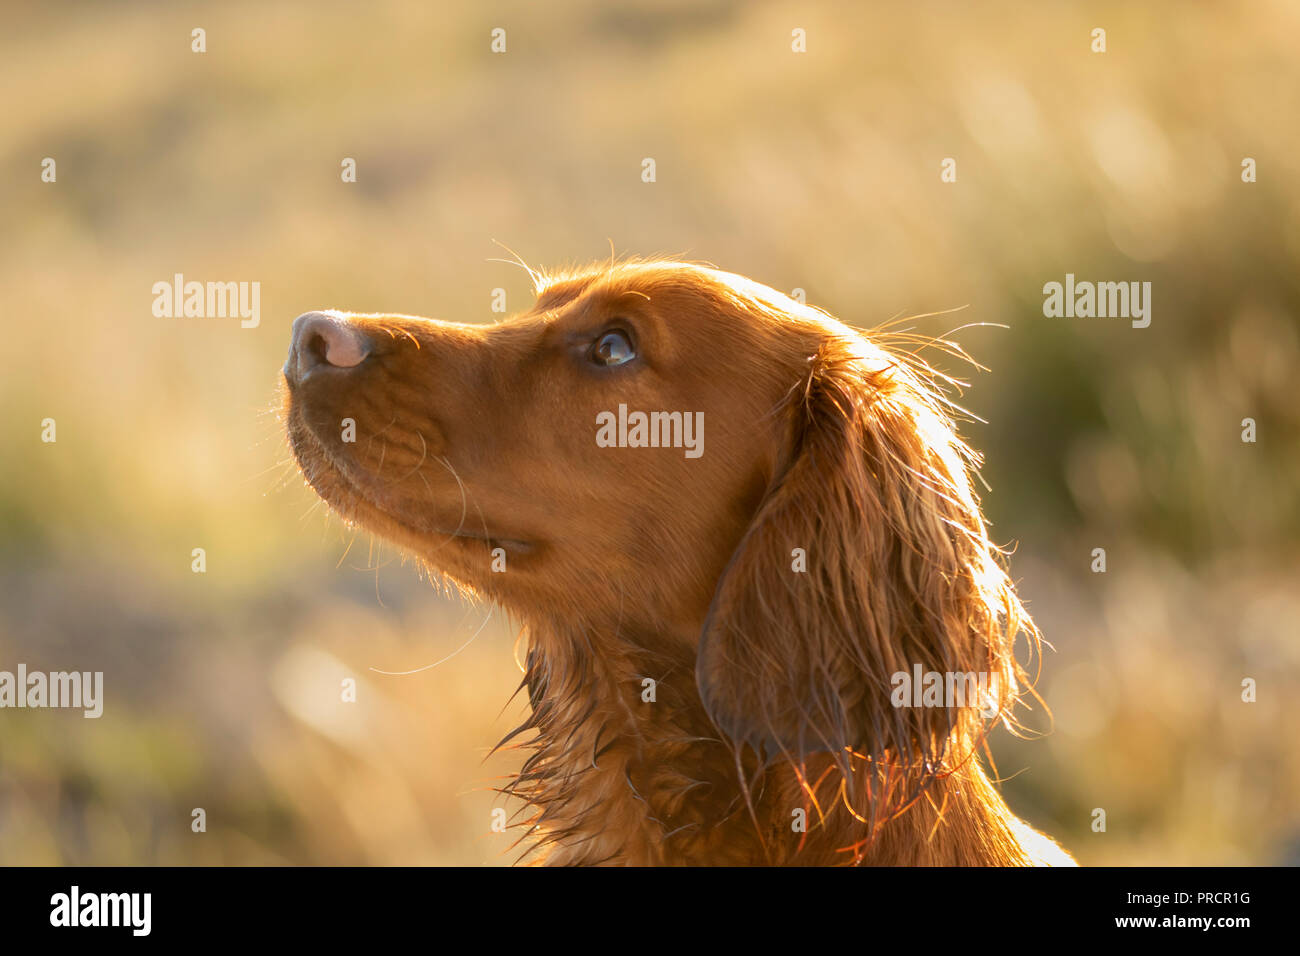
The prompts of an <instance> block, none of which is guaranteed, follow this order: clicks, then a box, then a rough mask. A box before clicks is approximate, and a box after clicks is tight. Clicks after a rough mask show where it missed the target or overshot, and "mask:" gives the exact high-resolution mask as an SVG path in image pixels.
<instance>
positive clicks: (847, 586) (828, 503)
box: [696, 333, 1037, 772]
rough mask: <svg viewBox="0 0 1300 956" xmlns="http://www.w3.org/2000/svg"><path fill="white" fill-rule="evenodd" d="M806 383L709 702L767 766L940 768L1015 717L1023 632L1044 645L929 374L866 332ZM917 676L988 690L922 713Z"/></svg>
mask: <svg viewBox="0 0 1300 956" xmlns="http://www.w3.org/2000/svg"><path fill="white" fill-rule="evenodd" d="M805 386H806V387H805V388H804V389H802V390H801V391H800V392H799V393H798V394H797V395H795V396H794V397H793V399H792V402H791V406H790V413H791V414H792V415H793V416H794V419H795V420H794V425H793V428H792V434H793V441H794V446H793V447H792V448H791V449H790V450H789V453H788V455H787V464H786V466H785V467H784V469H783V471H782V473H781V474H779V475H778V476H777V477H776V479H775V481H774V482H773V485H772V487H771V488H770V489H769V491H768V494H767V496H766V498H765V500H764V501H763V503H762V505H761V506H760V509H759V511H758V513H757V514H756V516H755V517H754V519H753V521H752V523H751V525H750V527H749V529H748V531H747V532H746V534H745V536H744V538H743V540H742V541H741V543H740V545H739V546H738V548H737V549H736V552H735V553H734V555H733V556H732V558H731V561H730V563H729V564H728V566H727V569H726V571H725V572H724V574H723V576H722V578H721V580H720V581H719V583H718V587H717V590H716V592H715V594H714V597H713V602H712V605H711V607H710V610H709V615H708V618H707V620H706V623H705V626H704V631H703V633H702V635H701V641H700V648H699V653H698V657H697V665H696V679H697V683H698V685H699V689H700V693H701V695H702V698H703V701H704V704H705V707H706V709H707V710H708V713H709V715H710V717H711V718H712V720H713V721H714V723H715V724H716V725H717V727H718V728H719V730H721V731H722V732H723V733H724V734H725V735H726V736H727V737H729V738H730V739H731V741H732V742H733V743H735V744H737V745H748V746H750V747H752V748H754V749H755V750H756V751H758V752H760V753H763V754H765V755H766V757H767V758H768V759H771V758H772V757H775V756H780V755H785V756H787V757H789V758H793V759H795V760H797V761H800V762H801V761H802V759H803V758H804V757H805V756H807V755H809V754H815V753H829V754H831V755H833V758H834V759H835V760H836V761H840V762H843V761H845V760H847V759H848V758H847V756H846V755H848V754H852V755H855V756H860V757H870V758H871V759H873V760H876V761H879V762H880V763H878V764H877V767H879V766H882V765H889V766H898V765H901V766H903V767H904V768H915V767H921V766H923V767H925V768H926V769H927V772H930V768H932V767H933V768H935V772H938V768H941V767H942V766H943V761H944V759H945V756H947V757H948V758H949V759H950V760H951V759H954V755H953V754H952V753H951V752H950V750H951V745H952V741H954V740H957V739H959V738H963V737H964V738H965V739H966V740H967V742H970V741H971V740H974V739H975V737H976V736H977V731H979V730H980V729H981V728H982V726H983V717H982V716H981V713H980V710H981V708H985V709H986V713H985V716H987V715H988V713H989V712H991V711H992V710H993V709H994V708H996V709H997V711H998V712H999V713H1000V715H1001V716H1003V717H1005V716H1006V715H1007V714H1008V713H1009V710H1010V705H1011V704H1012V703H1013V702H1014V699H1015V697H1016V695H1017V693H1018V687H1019V685H1020V684H1021V683H1022V682H1023V680H1024V676H1025V675H1024V671H1023V669H1022V668H1021V667H1020V666H1019V665H1018V664H1017V662H1016V659H1015V656H1014V653H1013V644H1014V640H1015V635H1016V633H1017V632H1018V631H1020V630H1022V629H1023V630H1024V631H1025V632H1026V633H1027V634H1028V635H1029V637H1030V641H1031V646H1035V647H1036V640H1037V634H1036V632H1035V631H1034V630H1033V624H1032V623H1031V622H1030V621H1029V619H1028V617H1027V615H1025V613H1024V610H1023V608H1022V607H1021V605H1020V602H1019V601H1018V600H1017V598H1016V596H1015V593H1014V591H1013V589H1012V586H1011V583H1010V581H1009V580H1008V578H1007V576H1006V574H1005V573H1004V571H1003V570H1002V567H1001V565H1000V563H999V561H998V552H997V550H996V548H994V547H993V546H992V545H991V544H990V542H989V539H988V536H987V533H986V530H985V525H984V520H983V517H982V515H981V513H980V509H979V505H978V502H977V501H976V499H975V496H974V494H973V492H972V489H971V480H970V473H969V462H968V456H970V455H971V453H970V451H969V450H968V449H967V448H966V447H965V446H964V445H963V444H962V443H961V442H960V440H959V439H958V438H957V436H956V434H955V433H954V431H953V428H952V425H951V422H950V420H949V418H948V415H947V413H946V408H947V406H945V404H944V400H943V399H942V398H941V397H940V396H939V394H938V392H937V391H936V390H935V389H934V388H933V387H932V386H930V385H929V384H928V381H927V379H926V377H925V376H924V375H923V374H921V373H920V372H918V371H917V370H916V369H915V368H913V367H912V366H911V365H909V364H906V363H904V362H902V361H901V360H900V359H898V358H896V357H893V356H891V355H889V354H888V353H886V352H885V351H883V350H881V349H879V348H877V347H876V346H874V345H871V344H869V343H868V342H867V341H866V340H865V339H863V338H861V337H858V336H856V335H854V334H851V333H850V334H845V335H842V336H839V337H835V338H831V339H829V340H828V341H827V342H826V343H825V344H824V346H823V347H822V348H821V350H820V351H819V353H818V354H817V355H816V356H815V357H814V358H813V359H812V362H811V369H810V374H809V378H808V380H807V382H806V383H805ZM918 665H919V668H920V673H921V674H929V673H933V672H937V673H938V674H940V675H944V676H945V677H946V676H947V675H949V674H953V675H966V674H970V673H974V674H976V675H979V674H983V675H985V677H984V680H985V681H987V683H986V684H985V685H984V686H985V687H986V688H987V690H986V692H985V693H984V695H983V699H982V700H980V699H976V700H970V701H968V702H967V705H966V706H964V707H962V706H951V704H952V701H951V700H946V701H943V702H942V703H943V704H947V705H949V706H943V705H938V706H934V705H935V704H936V703H938V702H937V701H936V700H935V699H934V697H933V695H932V694H931V695H930V696H929V698H928V700H929V701H930V703H931V704H932V706H928V707H927V706H921V707H917V706H913V705H914V704H915V703H917V701H918V700H919V699H920V694H921V692H920V690H919V689H918V690H917V691H916V696H914V695H913V692H912V690H911V689H910V688H904V687H903V686H902V681H901V679H899V678H897V677H896V675H899V674H906V675H907V680H908V681H909V682H910V681H912V680H914V679H915V676H916V674H917V667H918ZM946 684H947V682H946V681H945V685H946ZM967 687H969V685H967ZM904 691H906V694H905V693H904ZM971 696H972V697H975V696H976V695H975V694H974V693H972V694H971ZM896 703H902V704H903V706H895V704H896Z"/></svg>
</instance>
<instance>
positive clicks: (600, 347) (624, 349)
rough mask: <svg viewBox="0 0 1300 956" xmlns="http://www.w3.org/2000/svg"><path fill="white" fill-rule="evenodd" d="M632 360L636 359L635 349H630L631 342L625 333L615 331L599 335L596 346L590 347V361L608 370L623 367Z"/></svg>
mask: <svg viewBox="0 0 1300 956" xmlns="http://www.w3.org/2000/svg"><path fill="white" fill-rule="evenodd" d="M634 358H636V349H634V348H633V347H632V340H631V339H629V338H628V337H627V334H626V333H625V332H620V331H618V330H617V329H614V330H611V331H609V332H606V333H604V334H603V335H601V337H600V338H598V339H596V344H595V345H593V346H592V347H591V360H592V361H593V362H594V363H595V364H597V365H604V366H606V367H608V368H612V367H613V366H615V365H623V364H624V363H626V362H630V361H632V359H634Z"/></svg>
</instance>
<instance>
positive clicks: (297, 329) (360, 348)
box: [284, 312, 370, 384]
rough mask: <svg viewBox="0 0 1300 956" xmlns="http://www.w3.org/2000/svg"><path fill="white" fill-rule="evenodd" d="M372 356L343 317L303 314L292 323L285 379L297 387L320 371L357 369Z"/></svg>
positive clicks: (358, 330)
mask: <svg viewBox="0 0 1300 956" xmlns="http://www.w3.org/2000/svg"><path fill="white" fill-rule="evenodd" d="M369 354H370V342H369V340H368V339H367V338H366V337H365V335H364V334H362V332H361V330H360V329H358V328H357V327H356V326H354V325H352V324H351V323H349V322H348V320H347V319H346V318H344V317H343V316H341V315H336V314H333V313H330V312H304V313H303V314H302V315H300V316H298V318H296V319H294V320H293V335H292V339H291V340H290V344H289V358H288V359H287V360H286V361H285V363H284V376H285V378H287V379H288V380H289V381H290V382H292V383H294V384H297V383H299V382H301V381H302V380H303V379H305V378H306V377H307V376H308V374H310V373H311V372H312V371H313V370H314V369H318V368H354V367H355V366H357V365H360V364H361V363H362V361H364V360H365V357H366V356H367V355H369Z"/></svg>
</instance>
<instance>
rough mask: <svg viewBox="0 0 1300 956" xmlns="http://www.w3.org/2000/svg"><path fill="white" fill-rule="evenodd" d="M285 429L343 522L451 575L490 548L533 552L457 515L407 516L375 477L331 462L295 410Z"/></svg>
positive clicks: (531, 545) (485, 557)
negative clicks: (442, 518) (358, 474)
mask: <svg viewBox="0 0 1300 956" xmlns="http://www.w3.org/2000/svg"><path fill="white" fill-rule="evenodd" d="M287 431H288V437H289V446H290V448H291V449H292V450H293V454H294V458H295V459H297V462H298V468H299V470H300V471H301V472H302V475H303V478H304V479H305V480H306V482H307V484H308V485H309V486H310V487H311V489H312V490H313V491H315V492H316V494H317V495H319V496H320V498H321V500H323V501H324V502H325V503H326V504H327V505H328V506H329V507H330V509H331V510H332V511H333V512H334V513H335V514H337V515H338V516H339V517H340V518H342V519H343V521H344V523H345V524H347V525H348V526H349V527H355V528H361V529H364V530H366V531H371V532H374V533H375V534H377V535H379V536H380V537H382V538H385V539H387V540H389V541H391V542H392V543H394V544H396V545H398V546H399V547H401V548H403V549H405V550H407V551H409V552H411V553H412V554H413V555H414V556H416V557H418V558H420V559H422V560H424V561H426V562H427V563H428V564H429V565H430V566H432V567H433V568H435V569H437V570H441V571H447V572H451V573H454V572H456V571H458V570H461V569H463V568H464V567H465V565H466V564H467V563H468V564H469V565H471V566H477V565H478V564H480V563H481V564H483V566H484V567H487V566H488V562H489V561H490V560H491V557H492V551H493V550H494V549H496V548H504V549H505V550H506V551H507V552H508V553H510V554H512V555H528V554H532V553H534V552H535V551H536V550H537V546H536V544H535V542H533V541H531V540H526V539H524V538H514V537H507V536H498V535H494V534H489V533H488V532H487V531H486V530H479V531H476V530H474V529H472V528H470V527H468V526H466V519H465V518H464V517H463V516H462V517H461V518H460V519H449V520H447V521H438V520H437V519H435V518H432V517H430V518H429V519H428V520H421V519H420V518H419V517H418V516H412V515H411V514H410V513H409V512H410V511H411V509H410V508H409V506H407V507H404V506H402V505H401V504H400V503H398V502H394V501H389V500H387V499H386V498H385V497H384V496H383V494H382V492H381V491H379V490H378V489H379V488H380V487H381V485H380V483H379V481H378V479H372V480H366V479H365V478H360V479H359V478H357V477H354V476H353V475H352V474H351V472H352V470H353V469H352V468H351V467H349V466H348V465H346V464H345V463H341V462H338V461H336V460H335V458H334V456H333V455H332V454H331V453H330V451H329V449H328V447H326V445H325V444H324V443H323V442H322V441H321V440H320V439H319V438H317V437H316V435H314V434H313V433H312V431H311V429H310V427H308V426H307V424H306V423H305V422H304V421H303V420H302V418H301V416H300V415H298V414H296V409H291V411H290V415H289V421H288V429H287ZM367 477H369V476H367ZM448 510H449V511H450V510H451V507H450V506H449V507H448ZM462 510H463V509H462Z"/></svg>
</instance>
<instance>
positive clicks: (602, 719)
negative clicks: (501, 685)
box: [284, 260, 1073, 866]
mask: <svg viewBox="0 0 1300 956" xmlns="http://www.w3.org/2000/svg"><path fill="white" fill-rule="evenodd" d="M529 271H530V273H531V274H532V277H533V279H534V282H535V286H536V303H535V305H534V306H533V308H532V309H530V310H529V311H527V312H526V313H524V314H521V315H518V316H515V317H512V318H509V319H505V320H503V321H500V322H498V323H496V324H492V325H470V324H458V323H451V322H443V321H435V320H430V319H422V318H414V317H410V316H402V315H380V314H350V313H343V312H337V311H327V312H308V313H306V314H304V315H301V316H299V317H298V318H297V319H296V320H295V321H294V323H293V332H292V344H291V347H290V350H289V356H288V360H287V361H286V364H285V366H284V381H285V389H284V391H285V401H284V419H285V426H286V431H287V434H288V438H289V442H290V444H291V446H292V449H293V452H294V454H295V456H296V459H297V462H298V464H299V466H300V468H301V470H302V473H303V475H304V477H305V479H306V481H307V482H308V483H309V484H310V486H311V487H312V488H313V489H315V491H316V492H317V493H318V494H319V495H320V496H321V497H322V498H323V499H324V500H325V501H326V502H327V503H328V504H329V505H330V506H331V507H332V508H333V510H334V511H336V512H337V513H338V514H339V515H340V516H341V517H342V518H343V519H344V520H345V521H346V522H348V523H350V524H352V525H356V526H360V527H362V528H366V529H369V530H371V531H372V532H375V533H377V534H378V535H380V536H381V537H383V538H386V539H388V540H390V541H392V542H394V543H396V544H397V545H399V546H400V547H401V548H403V549H404V550H405V551H407V552H409V553H410V554H411V555H413V556H414V557H415V558H416V559H417V560H419V561H421V562H423V563H424V564H425V565H427V566H428V567H429V568H431V569H432V570H434V571H435V572H437V573H438V574H439V575H442V576H443V577H444V579H445V580H448V581H450V582H452V583H454V584H455V585H457V586H459V587H460V588H462V589H464V590H466V591H468V592H471V593H472V594H474V595H475V596H477V597H479V598H482V599H485V600H490V601H495V602H498V603H499V604H500V605H501V606H503V607H504V608H506V609H507V610H509V611H510V612H511V613H512V615H514V616H515V617H517V618H518V619H519V620H520V621H521V622H522V623H523V625H524V635H525V639H526V646H527V653H526V663H525V666H524V670H525V675H524V679H523V682H522V683H521V685H520V690H521V691H526V693H527V695H528V701H529V704H530V712H529V715H528V717H527V718H526V719H525V721H524V722H523V723H522V724H521V725H520V726H519V727H518V728H516V729H515V730H514V731H513V732H512V733H511V734H509V735H508V736H507V737H506V738H505V740H503V741H502V742H501V744H499V745H498V746H502V745H508V746H511V747H517V748H521V749H523V750H525V751H527V752H528V757H527V759H526V760H525V762H524V763H523V766H522V769H521V770H520V771H519V772H518V774H517V775H515V776H514V778H513V780H512V781H511V782H510V783H509V784H508V785H507V786H506V787H504V788H502V789H503V790H504V791H505V792H507V793H509V794H511V795H513V796H515V797H518V798H520V799H521V800H522V801H523V806H524V808H526V810H524V811H521V814H522V813H526V814H527V816H526V817H525V819H523V820H522V821H518V822H517V823H516V826H518V827H519V828H520V829H522V830H523V836H522V837H521V839H522V840H523V841H524V842H525V844H526V846H527V848H528V849H527V852H526V854H525V855H526V856H528V855H530V854H531V859H533V860H535V861H539V862H545V863H549V864H601V863H606V864H629V865H661V864H663V865H759V864H773V865H803V864H807V865H830V864H869V865H961V866H967V865H970V866H975V865H1005V866H1010V865H1070V864H1072V863H1073V860H1072V859H1071V858H1070V856H1069V855H1068V854H1067V853H1066V852H1065V851H1063V850H1062V849H1061V848H1060V847H1059V846H1058V845H1057V844H1056V843H1055V842H1054V841H1052V840H1051V839H1050V838H1048V837H1046V836H1045V835H1043V834H1040V833H1038V832H1036V831H1035V830H1033V829H1032V828H1030V827H1029V826H1028V825H1027V824H1025V823H1024V822H1023V821H1021V820H1020V819H1019V818H1017V817H1016V816H1015V815H1014V814H1013V813H1012V812H1011V810H1010V809H1009V808H1008V806H1007V804H1006V803H1005V801H1004V800H1003V799H1002V796H1001V795H1000V793H999V792H998V790H997V789H996V787H995V786H994V784H993V782H992V780H991V779H990V776H989V772H988V771H986V770H985V769H984V767H983V764H982V761H981V755H980V751H981V750H984V751H987V747H986V745H985V738H986V736H987V734H988V732H989V731H990V730H991V729H992V728H994V727H995V726H996V725H998V724H1003V725H1006V726H1009V727H1011V728H1012V729H1013V730H1015V729H1017V728H1019V727H1020V724H1019V722H1018V721H1017V719H1016V717H1015V711H1016V710H1017V705H1018V704H1022V703H1023V702H1024V698H1025V697H1026V696H1036V695H1033V691H1032V687H1031V686H1030V682H1029V679H1028V675H1027V672H1026V667H1025V665H1023V664H1022V663H1020V662H1019V660H1018V659H1017V657H1016V654H1015V649H1014V646H1013V645H1014V644H1015V641H1016V638H1017V635H1023V636H1024V637H1025V639H1026V641H1027V644H1028V646H1029V649H1030V655H1031V659H1032V656H1033V655H1034V654H1035V653H1036V652H1037V650H1038V647H1039V645H1040V637H1039V635H1038V632H1037V630H1036V628H1035V626H1034V624H1033V622H1032V621H1031V619H1030V617H1029V615H1028V614H1027V613H1026V611H1025V609H1024V607H1023V605H1022V604H1021V602H1020V600H1019V598H1018V597H1017V595H1016V592H1015V590H1014V587H1013V585H1012V583H1011V581H1010V579H1009V577H1008V575H1007V573H1006V571H1005V570H1004V567H1003V563H1002V562H1003V554H1002V553H1001V552H1000V551H999V550H998V549H997V548H996V547H995V546H994V545H993V544H992V543H991V541H990V539H989V537H988V533H987V530H986V526H985V521H984V518H983V516H982V513H981V511H980V507H979V504H978V501H977V499H976V496H975V494H974V492H973V490H972V481H971V472H972V469H973V468H974V467H975V465H976V464H978V459H977V458H976V456H975V455H974V453H973V452H972V451H971V449H969V447H968V446H966V445H965V444H964V443H963V442H962V441H961V439H960V438H959V437H958V436H957V434H956V432H955V429H954V424H953V421H954V417H955V414H956V409H955V407H954V406H952V405H951V404H950V403H949V401H948V400H947V399H946V397H945V395H946V392H947V385H946V384H945V382H947V383H952V382H953V380H951V379H945V377H943V376H940V375H939V374H938V373H937V372H935V371H933V370H932V369H931V368H930V366H929V365H928V364H927V363H925V362H924V361H922V360H921V359H920V358H919V357H918V355H917V354H916V350H907V349H904V348H900V347H898V345H897V341H898V340H900V338H901V339H905V338H906V337H899V336H897V335H894V336H893V338H894V340H895V343H894V345H890V341H891V335H890V334H889V333H887V332H876V333H870V334H863V333H861V332H858V331H856V330H854V329H852V328H850V327H849V326H847V325H845V324H843V323H841V322H839V321H837V320H836V319H834V318H832V317H831V316H829V315H828V314H826V313H824V312H821V311H819V310H817V309H814V308H811V307H809V306H806V305H804V304H802V303H799V302H796V301H794V300H793V299H791V298H790V297H788V296H786V295H783V294H781V293H779V292H777V291H775V290H773V289H770V288H768V287H766V286H764V285H762V284H760V283H758V282H755V281H752V280H750V279H746V278H744V277H742V276H739V275H734V274H730V273H726V272H721V271H718V270H716V269H713V268H708V267H704V266H701V265H695V264H690V263H684V262H674V261H660V260H627V261H611V262H609V263H607V264H602V265H597V266H592V267H590V268H586V269H579V270H575V271H570V272H565V273H558V274H550V275H542V274H539V273H535V272H533V271H532V270H531V269H530V270H529ZM349 426H350V427H351V428H352V430H353V431H352V435H351V439H352V440H349V436H348V428H349ZM953 675H958V681H957V682H958V684H960V682H961V681H962V680H965V679H968V678H970V677H972V675H978V676H979V678H980V680H979V683H978V686H979V688H980V691H979V693H974V692H972V693H971V694H967V695H965V699H953V697H952V695H951V693H949V692H951V691H952V690H953ZM913 677H915V678H916V679H918V680H920V681H921V682H922V683H923V684H924V685H925V687H924V693H922V689H921V688H920V687H919V686H917V687H912V688H911V689H910V690H908V689H907V688H906V687H905V686H904V685H905V684H907V683H908V682H909V681H910V680H911V679H912V678H913ZM935 679H937V680H938V681H939V684H940V685H941V686H939V687H938V688H937V689H936V687H935V686H934V681H935ZM945 681H946V686H945ZM970 686H971V687H974V686H975V684H974V683H971V684H970ZM957 690H958V691H959V692H960V690H961V688H960V686H959V687H958V688H957ZM960 697H961V695H960V693H959V694H958V698H960ZM977 698H978V699H977ZM521 814H517V816H519V815H521Z"/></svg>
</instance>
